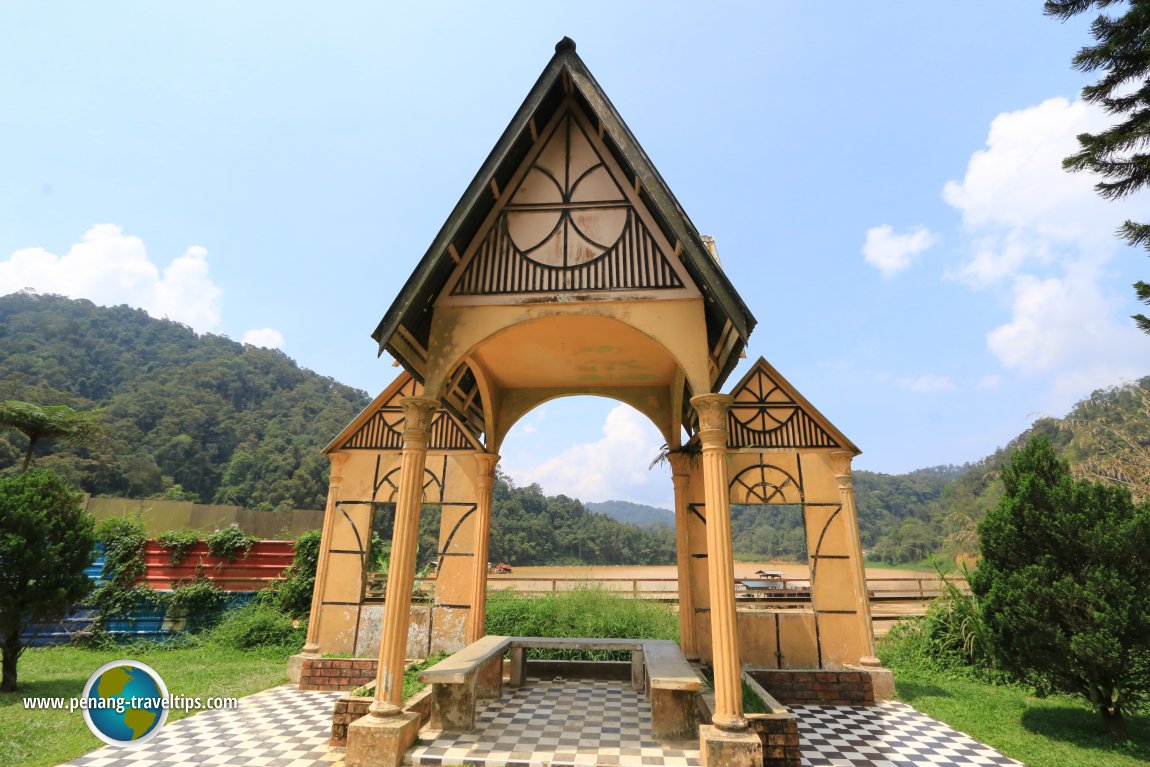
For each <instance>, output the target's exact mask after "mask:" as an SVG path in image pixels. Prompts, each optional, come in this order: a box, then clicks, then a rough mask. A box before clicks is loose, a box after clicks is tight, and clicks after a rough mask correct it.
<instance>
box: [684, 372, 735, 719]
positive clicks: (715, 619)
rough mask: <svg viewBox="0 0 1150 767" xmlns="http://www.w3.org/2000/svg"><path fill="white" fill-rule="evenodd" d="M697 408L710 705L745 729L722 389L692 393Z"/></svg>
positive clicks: (725, 406) (726, 404)
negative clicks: (710, 667) (707, 586)
mask: <svg viewBox="0 0 1150 767" xmlns="http://www.w3.org/2000/svg"><path fill="white" fill-rule="evenodd" d="M691 406H692V407H694V408H695V412H696V413H698V414H699V441H700V442H701V443H702V445H703V493H704V499H705V500H706V504H707V580H709V581H710V592H711V654H712V657H713V662H714V668H715V711H714V714H713V715H712V717H711V722H712V723H713V724H714V725H715V726H716V727H718V728H719V729H721V730H744V729H746V727H747V720H746V718H745V717H744V716H743V684H742V670H741V668H740V665H739V637H738V624H737V623H736V616H735V560H734V556H733V554H732V553H731V503H730V496H729V491H728V488H727V410H728V409H729V408H730V407H731V398H730V397H729V396H728V395H726V394H699V395H696V396H694V397H691Z"/></svg>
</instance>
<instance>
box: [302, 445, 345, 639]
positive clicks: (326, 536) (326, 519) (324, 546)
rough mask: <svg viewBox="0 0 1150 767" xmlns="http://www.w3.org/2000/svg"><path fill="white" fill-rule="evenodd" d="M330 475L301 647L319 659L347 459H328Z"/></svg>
mask: <svg viewBox="0 0 1150 767" xmlns="http://www.w3.org/2000/svg"><path fill="white" fill-rule="evenodd" d="M330 458H331V475H330V479H329V481H328V490H327V507H326V508H325V509H324V513H323V534H322V536H321V538H320V544H319V562H318V564H317V565H316V571H315V589H314V590H313V591H312V595H311V612H310V613H309V615H308V621H307V641H306V642H305V643H304V646H303V651H302V654H303V655H309V656H312V655H318V654H319V651H320V647H319V626H320V613H321V609H322V608H321V605H322V604H323V596H324V591H325V589H326V588H327V571H328V561H329V560H330V559H331V540H332V537H333V536H334V532H333V531H334V529H335V520H336V517H338V516H340V513H339V509H337V508H336V507H335V505H336V503H338V502H339V487H340V484H341V483H342V482H343V467H344V464H346V463H347V456H346V455H340V454H338V453H333V454H332V455H331V456H330Z"/></svg>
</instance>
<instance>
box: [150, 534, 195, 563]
mask: <svg viewBox="0 0 1150 767" xmlns="http://www.w3.org/2000/svg"><path fill="white" fill-rule="evenodd" d="M156 540H157V542H158V543H159V544H160V545H161V546H163V547H164V548H165V549H167V550H168V564H169V565H171V566H172V567H175V566H176V565H178V564H180V563H182V562H183V561H184V560H185V559H187V556H188V552H189V551H191V549H192V547H193V546H195V545H196V544H197V543H199V542H200V532H199V531H198V530H171V531H169V532H166V533H164V534H162V535H161V536H160V537H159V538H157V539H156Z"/></svg>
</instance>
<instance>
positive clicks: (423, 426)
mask: <svg viewBox="0 0 1150 767" xmlns="http://www.w3.org/2000/svg"><path fill="white" fill-rule="evenodd" d="M399 406H400V407H401V408H403V433H404V437H406V436H407V434H408V433H409V432H414V433H420V432H422V433H427V432H429V431H430V430H431V419H432V417H433V416H434V415H435V411H436V410H438V409H439V400H437V399H433V398H432V397H404V398H403V399H401V400H400V401H399Z"/></svg>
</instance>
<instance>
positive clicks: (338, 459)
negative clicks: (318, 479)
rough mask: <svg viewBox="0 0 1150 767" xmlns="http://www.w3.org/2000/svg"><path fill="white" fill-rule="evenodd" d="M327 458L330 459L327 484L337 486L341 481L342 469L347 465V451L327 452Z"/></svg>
mask: <svg viewBox="0 0 1150 767" xmlns="http://www.w3.org/2000/svg"><path fill="white" fill-rule="evenodd" d="M327 457H328V459H329V460H330V461H331V471H330V473H329V474H328V484H329V485H335V486H337V487H338V486H339V484H340V483H341V482H343V469H344V467H345V466H346V465H347V459H348V458H350V457H351V456H349V455H348V454H347V453H328V456H327Z"/></svg>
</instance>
